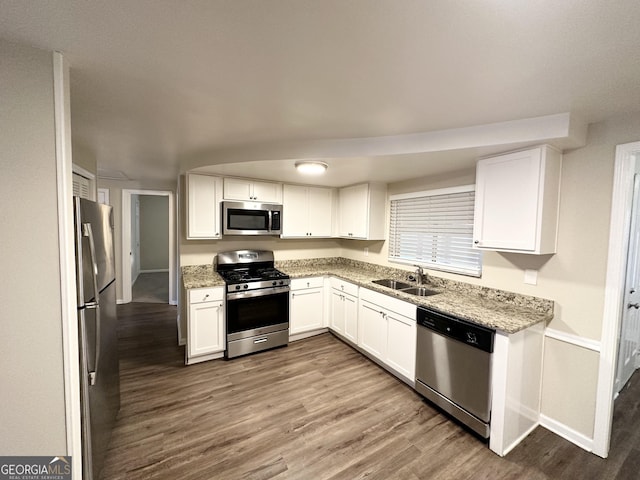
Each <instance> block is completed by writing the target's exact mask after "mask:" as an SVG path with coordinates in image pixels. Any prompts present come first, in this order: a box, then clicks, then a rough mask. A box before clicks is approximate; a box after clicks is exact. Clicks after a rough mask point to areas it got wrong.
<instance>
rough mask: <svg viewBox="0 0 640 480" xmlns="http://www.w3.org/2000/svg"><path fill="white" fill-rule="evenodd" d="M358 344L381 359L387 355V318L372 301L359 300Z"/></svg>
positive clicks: (383, 359)
mask: <svg viewBox="0 0 640 480" xmlns="http://www.w3.org/2000/svg"><path fill="white" fill-rule="evenodd" d="M358 324H359V325H358V326H359V338H360V342H359V343H358V345H359V346H360V347H362V348H364V349H365V350H366V351H367V352H369V353H370V354H372V355H373V356H375V357H376V358H378V359H380V360H382V361H383V362H384V361H385V359H386V356H387V318H386V314H385V312H384V311H382V310H381V309H380V308H379V307H377V306H376V305H374V304H373V303H369V302H367V301H361V302H360V308H359V309H358Z"/></svg>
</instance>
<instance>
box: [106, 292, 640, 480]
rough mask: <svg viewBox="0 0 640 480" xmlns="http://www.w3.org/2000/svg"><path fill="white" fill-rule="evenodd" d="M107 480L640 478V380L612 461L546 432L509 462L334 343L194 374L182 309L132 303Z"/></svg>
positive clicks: (310, 343) (620, 422) (307, 344)
mask: <svg viewBox="0 0 640 480" xmlns="http://www.w3.org/2000/svg"><path fill="white" fill-rule="evenodd" d="M118 313H119V317H120V329H119V338H120V355H121V359H120V369H121V392H122V408H121V411H120V414H119V417H118V422H117V425H116V428H115V431H114V432H113V437H112V440H111V445H110V450H109V453H108V456H107V461H106V466H105V471H104V476H103V478H104V479H107V480H115V479H131V480H134V479H172V480H173V479H181V480H197V479H202V480H209V479H278V480H280V479H301V480H302V479H305V480H307V479H313V480H320V479H345V480H346V479H348V480H352V479H360V478H367V479H381V480H382V479H384V480H388V479H403V480H412V479H456V480H463V479H494V480H495V479H560V478H580V479H614V478H615V479H637V478H640V473H639V472H640V409H639V408H638V407H639V406H640V382H639V381H638V380H637V379H634V380H635V381H634V380H632V382H631V385H630V386H629V387H628V388H627V389H626V390H625V391H624V392H623V394H622V396H621V398H620V399H619V400H618V402H617V403H616V416H615V425H614V436H613V438H612V451H611V456H610V457H609V459H607V460H603V459H601V458H599V457H596V456H594V455H592V454H590V453H587V452H585V451H583V450H582V449H580V448H578V447H576V446H575V445H573V444H571V443H569V442H567V441H565V440H563V439H561V438H560V437H558V436H556V435H555V434H553V433H551V432H549V431H547V430H545V429H543V428H538V429H537V430H536V431H534V432H533V433H532V434H531V435H529V437H527V438H526V439H525V440H524V442H522V443H521V444H520V445H519V446H518V447H517V448H516V449H514V451H512V452H511V453H510V454H509V455H507V456H506V457H505V458H500V457H498V456H497V455H495V454H494V453H492V452H491V451H490V450H489V449H488V447H487V445H486V444H485V443H483V442H482V441H480V440H478V439H477V438H476V437H475V436H473V435H472V434H470V433H468V432H467V431H466V430H464V429H463V428H462V427H460V426H459V425H458V424H456V423H455V422H453V421H452V420H450V419H449V418H447V417H445V416H444V415H443V414H441V413H439V412H438V411H437V410H436V409H435V408H433V407H432V406H431V405H430V404H428V403H427V402H426V401H424V400H423V399H422V398H421V397H420V396H419V395H418V394H416V393H415V392H414V391H413V390H412V389H411V388H410V387H408V386H407V385H405V384H404V383H402V382H400V381H398V380H396V379H395V378H394V377H392V376H391V375H389V374H388V373H386V372H385V371H384V370H382V369H381V368H379V367H378V366H376V365H375V364H373V363H372V362H371V361H369V360H367V359H366V358H365V357H363V356H362V355H360V354H359V353H358V352H356V351H354V350H353V349H351V348H350V347H349V346H347V345H345V344H344V343H342V342H340V341H339V340H337V339H336V338H335V337H333V336H332V335H331V334H323V335H320V336H317V337H313V338H310V339H306V340H301V341H298V342H295V343H292V344H290V345H289V346H288V347H285V348H281V349H277V350H272V351H268V352H263V353H259V354H256V355H251V356H247V357H241V358H237V359H234V360H231V361H225V360H214V361H210V362H205V363H201V364H197V365H192V366H189V367H186V366H184V350H183V348H182V347H177V346H176V327H175V318H176V309H175V307H172V306H169V305H162V304H136V303H131V304H128V305H121V306H119V307H118Z"/></svg>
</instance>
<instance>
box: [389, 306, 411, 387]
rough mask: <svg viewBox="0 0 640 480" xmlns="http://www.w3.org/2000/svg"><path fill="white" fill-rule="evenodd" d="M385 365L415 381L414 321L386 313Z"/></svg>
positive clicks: (392, 313)
mask: <svg viewBox="0 0 640 480" xmlns="http://www.w3.org/2000/svg"><path fill="white" fill-rule="evenodd" d="M387 322H388V323H387V332H388V338H387V358H386V363H387V365H389V366H390V367H391V368H393V369H395V370H396V371H397V372H398V373H401V374H402V375H404V376H405V377H407V378H408V379H410V380H415V369H416V321H415V320H414V319H411V318H407V317H404V316H402V315H398V314H396V313H394V312H387Z"/></svg>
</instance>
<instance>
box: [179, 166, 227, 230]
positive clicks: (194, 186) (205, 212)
mask: <svg viewBox="0 0 640 480" xmlns="http://www.w3.org/2000/svg"><path fill="white" fill-rule="evenodd" d="M186 183H187V239H188V240H202V239H212V238H213V239H215V238H220V233H221V229H220V202H221V201H222V179H221V178H220V177H213V176H211V175H197V174H193V173H189V174H187V181H186Z"/></svg>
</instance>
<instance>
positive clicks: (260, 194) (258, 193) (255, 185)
mask: <svg viewBox="0 0 640 480" xmlns="http://www.w3.org/2000/svg"><path fill="white" fill-rule="evenodd" d="M252 195H253V200H258V201H259V202H266V203H282V184H280V183H271V182H252Z"/></svg>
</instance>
